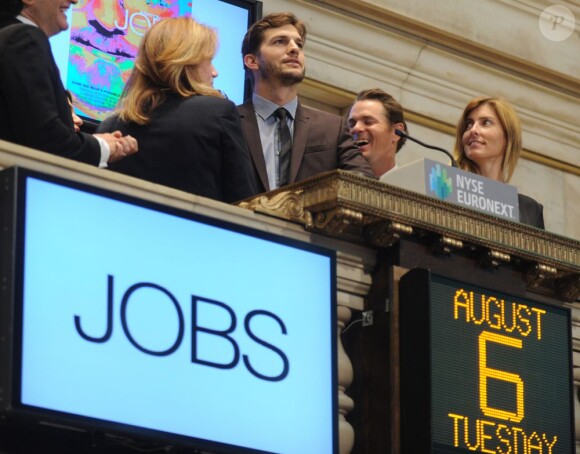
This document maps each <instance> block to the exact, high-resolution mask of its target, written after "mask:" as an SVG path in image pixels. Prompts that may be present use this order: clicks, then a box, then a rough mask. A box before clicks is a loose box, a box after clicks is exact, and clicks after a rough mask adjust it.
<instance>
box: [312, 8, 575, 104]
mask: <svg viewBox="0 0 580 454" xmlns="http://www.w3.org/2000/svg"><path fill="white" fill-rule="evenodd" d="M309 2H310V3H317V4H320V3H324V4H326V5H328V6H329V7H333V8H336V9H339V10H342V11H343V12H346V13H348V14H350V15H353V16H355V17H359V18H364V19H366V20H369V21H372V22H374V23H377V24H381V25H383V26H386V27H389V28H391V29H394V30H399V31H401V32H404V33H409V34H412V35H413V36H414V37H416V38H419V39H422V40H424V41H425V42H429V43H433V44H435V45H436V46H439V47H443V48H447V49H449V50H451V51H453V52H458V53H460V54H463V55H467V56H469V57H471V58H473V59H474V60H477V61H480V62H483V63H485V64H486V65H488V66H493V67H497V68H500V69H503V70H505V71H509V72H512V73H515V74H517V75H519V77H520V78H522V79H528V80H529V79H533V80H536V81H537V82H539V83H541V84H543V85H546V86H549V87H552V88H553V89H554V90H557V91H565V92H568V93H570V94H571V95H573V96H576V97H578V96H580V80H579V79H578V78H577V77H572V76H570V75H567V74H563V73H562V72H558V71H555V70H552V69H550V68H547V67H545V66H541V65H539V64H535V63H533V62H531V61H529V60H525V59H522V58H519V57H517V56H515V55H510V54H508V53H505V52H502V51H501V50H499V49H494V48H491V47H488V46H484V45H482V44H480V43H478V42H475V41H472V40H470V39H467V38H466V37H464V36H460V35H458V34H454V33H451V32H448V31H446V30H443V29H442V28H439V27H435V26H433V25H431V24H428V23H425V22H421V21H419V20H415V19H413V18H411V17H408V16H406V15H403V14H399V13H397V12H395V11H393V10H392V9H387V6H386V5H384V6H383V5H379V4H376V2H375V3H371V2H369V1H368V0H316V1H314V0H309Z"/></svg>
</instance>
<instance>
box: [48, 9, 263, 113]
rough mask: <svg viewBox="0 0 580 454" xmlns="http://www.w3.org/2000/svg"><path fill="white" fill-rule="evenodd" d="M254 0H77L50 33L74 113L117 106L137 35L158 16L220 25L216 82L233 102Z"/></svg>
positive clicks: (240, 95)
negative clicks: (59, 28) (61, 28)
mask: <svg viewBox="0 0 580 454" xmlns="http://www.w3.org/2000/svg"><path fill="white" fill-rule="evenodd" d="M258 5H259V4H258V3H257V2H256V1H253V0H193V1H192V0H79V2H78V3H77V4H76V5H71V7H70V8H69V11H68V18H69V24H70V27H69V29H68V30H67V31H65V32H62V33H59V34H57V35H55V36H54V37H52V38H51V39H50V41H51V46H52V50H53V54H54V55H55V59H56V62H57V65H58V67H59V69H60V73H61V78H62V80H63V83H64V85H65V87H66V88H67V89H68V90H70V92H71V93H72V94H73V98H74V106H75V110H76V112H77V114H79V115H80V116H82V117H84V118H86V119H89V120H93V121H102V120H103V119H104V118H105V117H106V116H107V115H108V114H109V113H110V112H111V111H112V110H114V109H115V107H116V106H117V102H118V100H119V97H120V95H121V92H122V91H123V87H124V86H125V83H126V81H127V79H128V77H129V75H130V73H131V70H132V68H133V64H134V59H135V56H136V54H137V49H138V47H139V43H140V41H141V38H142V37H143V35H144V34H145V32H146V31H147V30H148V29H149V28H150V27H151V26H152V25H153V24H155V23H156V22H158V21H160V20H162V19H165V18H168V17H177V16H190V17H194V18H195V19H196V20H198V21H199V22H201V23H204V24H207V25H209V26H211V27H214V28H216V29H217V31H218V36H219V49H218V53H217V55H216V57H215V59H214V65H215V67H216V69H217V70H218V73H219V76H218V77H217V78H216V79H215V81H214V86H215V88H217V89H219V90H221V91H222V92H223V93H225V94H226V96H228V97H229V98H230V99H231V100H232V101H233V102H235V103H236V104H241V103H242V102H243V100H244V93H245V75H244V70H243V64H242V57H241V53H240V48H241V43H242V39H243V36H244V34H245V32H246V30H247V28H248V26H249V24H251V23H252V22H253V21H254V20H255V19H256V18H257V17H256V16H257V15H258Z"/></svg>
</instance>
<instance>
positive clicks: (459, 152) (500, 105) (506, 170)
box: [453, 96, 522, 183]
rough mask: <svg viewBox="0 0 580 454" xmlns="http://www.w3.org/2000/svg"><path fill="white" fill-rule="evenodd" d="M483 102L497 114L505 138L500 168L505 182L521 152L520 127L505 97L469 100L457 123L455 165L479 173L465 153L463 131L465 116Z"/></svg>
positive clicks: (465, 126) (513, 169) (465, 127)
mask: <svg viewBox="0 0 580 454" xmlns="http://www.w3.org/2000/svg"><path fill="white" fill-rule="evenodd" d="M484 104H489V105H490V106H491V107H492V109H493V110H494V111H495V113H496V114H497V117H498V118H499V121H500V123H501V126H502V129H503V133H504V135H505V138H506V147H505V153H504V156H503V162H502V166H501V169H502V181H503V182H504V183H507V182H509V181H510V179H511V177H512V175H513V174H514V171H515V169H516V164H517V163H518V159H519V158H520V154H521V152H522V127H521V124H520V120H519V118H518V115H517V113H516V111H515V110H514V108H513V107H512V106H511V104H510V103H508V102H507V101H506V100H505V99H503V98H495V97H491V96H479V97H477V98H474V99H472V100H471V101H469V103H468V104H467V106H465V109H464V110H463V114H462V115H461V118H460V119H459V122H458V123H457V132H456V136H455V149H454V150H453V154H454V157H455V160H456V161H457V166H458V167H459V168H460V169H463V170H467V171H469V172H473V173H477V174H479V168H478V167H477V164H476V163H475V162H473V161H472V160H471V159H469V158H468V157H467V156H466V155H465V150H464V147H463V133H464V132H465V130H466V129H467V117H468V116H469V114H470V112H471V111H472V110H473V109H476V108H477V107H479V106H482V105H484Z"/></svg>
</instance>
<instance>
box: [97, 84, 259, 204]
mask: <svg viewBox="0 0 580 454" xmlns="http://www.w3.org/2000/svg"><path fill="white" fill-rule="evenodd" d="M115 130H120V131H121V132H122V133H123V134H130V135H132V136H133V137H135V138H136V139H137V142H138V143H139V151H138V152H137V153H136V154H134V155H131V156H128V157H126V158H124V159H122V160H120V161H117V162H115V163H112V164H109V168H110V169H111V170H114V171H116V172H121V173H124V174H126V175H131V176H134V177H137V178H141V179H144V180H148V181H151V182H153V183H158V184H162V185H165V186H170V187H173V188H176V189H180V190H182V191H187V192H191V193H192V194H197V195H201V196H204V197H209V198H212V199H215V200H221V201H223V202H236V201H239V200H242V199H245V198H247V197H250V196H253V195H255V194H256V193H257V188H256V184H255V181H256V176H255V175H254V171H253V169H252V163H251V160H250V155H249V153H248V150H247V148H246V144H245V142H244V137H243V135H242V129H241V126H240V117H239V115H238V112H237V110H236V106H235V105H234V103H232V102H231V101H228V100H227V99H223V98H218V97H215V96H191V97H189V98H183V97H181V96H178V95H175V94H168V95H167V98H166V100H165V102H163V104H161V105H159V106H158V107H157V108H156V109H155V110H154V111H153V114H152V116H151V122H150V123H149V124H146V125H137V124H135V123H125V122H123V121H121V120H119V118H118V117H117V116H112V117H109V118H107V119H106V120H105V121H103V122H102V123H101V124H100V125H99V128H98V132H112V131H115Z"/></svg>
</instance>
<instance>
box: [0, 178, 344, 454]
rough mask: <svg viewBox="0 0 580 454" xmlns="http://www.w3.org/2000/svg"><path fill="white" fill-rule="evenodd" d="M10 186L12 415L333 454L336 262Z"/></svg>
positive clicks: (47, 182)
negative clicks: (13, 197) (14, 214)
mask: <svg viewBox="0 0 580 454" xmlns="http://www.w3.org/2000/svg"><path fill="white" fill-rule="evenodd" d="M20 172H22V171H20ZM19 175H20V177H19V178H18V182H17V187H18V190H17V191H16V193H18V194H19V198H18V210H17V211H18V213H20V214H19V216H18V222H17V223H16V224H15V225H16V236H17V237H18V238H19V239H18V242H17V244H18V246H17V247H16V256H17V263H18V266H17V268H16V277H15V279H14V281H15V291H14V294H15V297H14V306H13V308H14V313H15V316H14V320H15V322H14V326H13V327H12V330H9V328H8V327H7V326H6V323H8V320H9V319H10V318H11V316H3V317H2V323H3V325H2V329H5V330H7V331H5V332H4V331H3V332H4V336H6V334H7V333H8V332H12V331H13V332H14V333H15V338H14V339H15V340H14V350H13V352H12V353H11V354H10V355H8V356H7V357H6V356H4V361H5V362H4V363H3V364H2V370H3V371H7V370H13V371H14V374H13V377H14V382H13V386H12V387H13V389H14V392H13V393H12V396H11V399H10V407H9V409H8V413H9V414H10V413H11V412H14V411H16V413H18V411H20V410H25V411H26V412H28V414H31V415H32V417H33V418H34V419H35V420H38V421H43V420H51V421H55V422H57V423H61V424H63V425H64V424H67V425H70V426H75V425H79V426H80V427H83V424H84V426H89V427H91V428H92V429H93V430H94V429H95V428H96V429H101V430H103V431H107V430H109V431H111V430H112V431H117V432H127V431H128V432H130V433H131V432H132V431H133V430H134V429H140V430H146V431H150V432H148V436H149V438H151V437H152V438H153V439H156V440H170V441H171V442H172V443H173V442H174V441H173V439H174V438H176V439H177V440H178V442H176V444H177V445H180V444H184V445H187V446H190V445H191V446H194V447H206V446H208V443H209V444H211V443H219V444H220V446H222V445H223V446H226V447H231V449H232V451H231V452H246V451H244V450H252V452H272V453H296V454H303V453H305V452H315V453H319V454H324V453H328V454H334V453H336V452H338V451H337V450H338V447H337V420H338V419H337V403H336V399H337V382H336V295H335V293H336V282H335V281H336V277H335V265H336V263H335V262H336V259H335V253H334V251H330V250H327V249H323V248H320V247H316V246H312V245H310V244H307V243H302V242H298V241H294V240H288V239H284V238H281V237H277V236H273V235H269V234H266V233H264V232H260V231H254V230H251V229H246V228H241V227H239V226H235V225H230V224H226V223H224V222H220V221H218V220H215V219H209V218H204V217H200V216H196V215H193V214H191V213H186V212H180V211H177V210H173V209H169V208H167V207H163V206H158V205H153V204H148V203H145V202H142V201H141V202H140V201H137V200H134V199H129V198H128V197H122V196H119V195H118V194H114V193H110V192H107V191H104V190H102V189H98V188H92V187H86V186H83V185H79V184H75V183H73V182H69V181H65V180H60V179H55V178H51V177H48V176H42V175H38V174H27V175H26V176H22V175H21V174H20V173H19ZM8 199H10V197H8ZM5 255H6V256H7V255H8V254H5ZM3 270H4V273H5V275H6V270H7V268H6V265H4V267H3ZM8 280H9V279H8V278H5V282H6V281H8ZM4 306H5V307H4V310H8V308H7V306H9V304H8V302H7V301H4ZM4 314H6V313H4ZM3 345H4V344H3ZM10 357H13V358H14V365H13V366H12V367H7V364H6V361H8V359H7V358H10ZM0 375H1V374H0ZM3 379H4V380H6V379H7V378H6V377H4V378H3ZM2 385H3V386H2V389H1V391H2V392H1V393H0V394H1V395H2V396H4V397H3V400H2V402H3V403H4V405H6V403H7V399H6V395H7V391H6V390H7V389H9V388H10V386H9V384H8V385H7V384H6V382H4V383H2ZM289 428H291V429H289ZM223 446H222V447H223ZM220 452H221V451H220ZM227 452H230V451H227Z"/></svg>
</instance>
